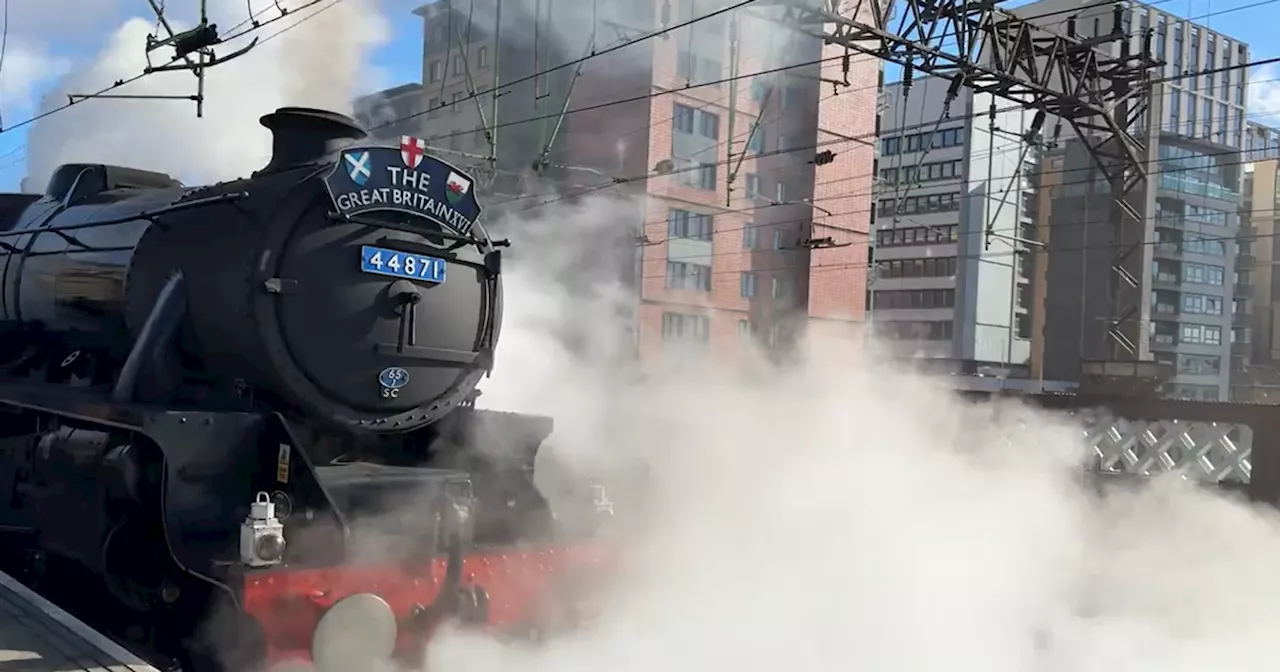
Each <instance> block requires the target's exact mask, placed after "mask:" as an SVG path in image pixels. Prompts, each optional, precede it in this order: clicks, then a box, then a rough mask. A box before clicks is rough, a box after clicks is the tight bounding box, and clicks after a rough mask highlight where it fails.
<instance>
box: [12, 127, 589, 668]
mask: <svg viewBox="0 0 1280 672" xmlns="http://www.w3.org/2000/svg"><path fill="white" fill-rule="evenodd" d="M261 123H262V124H263V126H265V127H266V128H268V129H269V130H270V131H271V133H272V136H273V140H272V156H271V159H270V162H269V163H268V164H267V165H266V166H265V167H263V168H262V169H260V170H258V171H257V172H255V173H253V174H252V175H251V176H250V177H248V178H244V179H237V180H232V181H229V182H224V183H220V184H215V185H211V186H201V187H195V188H191V187H186V186H184V185H182V184H181V183H180V182H178V181H177V180H175V179H174V178H172V177H170V176H168V175H164V174H160V173H155V172H148V171H143V170H136V169H131V168H124V167H118V166H109V165H94V164H71V165H63V166H61V167H59V168H58V169H57V170H56V171H55V173H54V174H53V175H52V177H51V179H50V181H49V183H48V187H47V189H46V191H45V193H44V194H43V195H39V196H37V195H20V194H8V195H0V533H2V534H3V535H4V537H5V538H3V539H0V554H3V555H5V556H7V557H6V560H9V561H13V560H14V557H16V554H18V553H19V552H21V553H23V555H22V556H21V558H20V560H21V564H22V566H23V567H26V568H28V569H29V570H30V572H31V575H32V576H34V577H35V580H38V579H39V577H40V576H41V575H42V573H47V572H48V571H50V570H49V568H50V567H52V566H54V565H57V566H59V567H61V566H66V565H71V566H73V567H75V568H77V569H79V570H87V574H88V575H90V576H92V577H93V578H94V580H96V581H100V582H101V584H102V586H103V588H104V590H105V591H107V592H108V593H109V595H110V596H111V597H112V599H113V600H114V602H115V603H117V604H118V605H119V606H121V607H122V608H125V609H128V610H130V612H131V613H138V614H143V615H145V616H146V619H147V621H149V622H151V623H158V624H160V625H159V626H158V630H157V634H156V638H158V639H160V640H163V641H164V642H168V643H170V644H173V643H174V642H177V643H178V644H174V645H175V646H178V648H179V649H180V650H181V651H182V654H181V660H182V661H183V662H184V663H185V664H186V667H189V668H194V669H212V670H221V669H227V670H235V671H236V672H240V671H241V670H249V669H260V670H262V669H265V670H273V669H286V668H288V669H294V668H295V667H296V668H298V669H313V670H319V671H321V672H325V671H330V670H333V671H337V670H342V671H343V672H346V671H348V670H353V669H373V667H374V665H375V664H376V663H377V661H379V660H388V659H392V658H395V657H398V656H402V655H410V656H412V655H413V654H414V653H415V652H418V651H420V650H421V649H422V643H423V642H424V641H425V638H427V637H428V636H429V635H430V633H431V632H432V631H433V629H434V628H436V627H437V626H438V625H439V624H440V623H441V622H442V621H443V620H444V619H454V620H457V621H460V622H463V623H470V624H475V625H477V626H484V627H490V628H500V629H504V630H510V631H518V632H528V631H537V630H538V629H539V628H540V627H543V625H545V623H546V622H547V621H546V618H545V617H546V615H547V614H548V613H550V612H552V611H554V612H555V613H556V614H559V615H560V616H563V615H564V614H565V613H567V612H566V611H565V610H564V609H562V608H559V607H557V608H555V609H552V608H551V607H550V606H549V605H552V604H553V603H554V604H563V603H561V602H558V601H557V600H555V599H552V596H554V595H559V594H560V593H561V591H560V590H559V587H562V583H564V582H567V579H568V577H570V576H575V575H578V574H580V573H581V572H580V571H579V570H587V573H589V571H590V568H591V567H594V566H596V565H597V564H598V563H599V562H600V561H601V555H600V554H599V553H598V552H597V551H596V550H595V549H594V548H593V547H592V546H591V545H590V544H589V543H588V542H586V541H582V542H578V543H569V542H566V541H564V540H563V539H561V538H560V537H559V536H558V535H557V533H556V525H555V519H554V516H553V514H552V511H551V507H550V505H549V504H548V502H547V500H546V498H545V497H544V496H543V495H542V494H541V493H540V492H539V491H538V489H537V487H536V486H535V485H534V483H533V478H532V473H533V471H532V469H533V462H534V458H535V456H536V454H537V451H538V449H539V446H540V445H541V444H542V442H543V441H544V439H546V438H547V437H548V436H549V435H550V433H551V430H552V422H551V420H550V419H549V418H543V417H534V416H527V415H518V414H513V413H501V412H491V411H483V410H480V409H477V408H475V405H474V402H475V399H476V396H477V394H478V391H477V388H478V385H479V382H480V381H481V379H482V377H483V376H485V375H486V373H487V372H489V371H491V369H492V367H493V355H494V349H495V347H496V346H497V343H498V337H499V330H500V327H501V318H502V285H501V282H500V277H501V272H502V254H501V248H502V247H504V246H506V242H505V241H500V240H494V239H492V238H491V237H490V236H489V235H488V234H487V233H486V231H485V229H484V227H483V225H482V223H481V222H480V220H479V215H480V210H481V208H480V205H479V203H478V201H477V200H476V194H475V191H474V189H473V188H472V183H473V181H472V177H471V176H470V175H468V174H467V173H466V172H464V171H462V170H460V169H458V168H457V167H455V166H452V165H450V164H448V163H446V162H444V161H441V160H439V159H438V158H436V157H434V156H432V155H430V154H429V153H428V152H427V147H426V145H425V143H424V142H423V141H422V140H420V139H417V138H412V137H406V138H402V139H401V143H400V145H399V147H395V146H382V145H379V144H362V143H361V141H362V140H365V139H366V138H367V134H366V133H365V131H364V130H362V129H361V128H360V127H359V126H358V125H357V124H356V123H355V122H354V121H352V120H351V119H350V118H348V117H346V116H343V115H340V114H336V113H333V112H329V111H324V110H317V109H310V108H281V109H279V110H277V111H275V112H274V113H271V114H268V115H266V116H264V117H263V118H262V119H261ZM566 585H567V584H566ZM566 590H567V588H566Z"/></svg>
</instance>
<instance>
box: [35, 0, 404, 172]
mask: <svg viewBox="0 0 1280 672" xmlns="http://www.w3.org/2000/svg"><path fill="white" fill-rule="evenodd" d="M19 4H23V3H19ZM63 4H66V3H63ZM169 4H170V6H171V9H170V12H171V13H170V14H169V18H170V21H171V22H172V23H173V24H174V29H175V30H183V29H186V28H189V27H191V26H192V25H194V23H195V20H196V17H194V16H192V14H191V12H192V11H193V9H194V7H195V6H196V3H189V6H188V5H187V4H184V5H183V6H175V3H169ZM279 4H280V6H281V7H284V8H286V9H290V8H299V7H301V6H302V5H304V4H306V0H288V1H285V0H281V2H280V3H279ZM137 5H138V7H136V8H134V9H135V11H142V10H145V9H146V4H145V3H137ZM249 7H252V9H253V11H254V12H255V13H257V14H256V15H257V17H258V19H259V20H260V21H266V20H268V19H270V18H272V17H274V16H277V15H278V14H279V11H278V10H277V9H276V7H275V2H274V1H273V0H252V2H250V3H248V6H246V2H245V0H211V1H210V3H209V12H210V19H211V21H212V22H214V23H217V24H218V25H219V27H220V28H221V29H222V31H223V34H224V35H230V34H231V33H232V31H231V29H232V28H233V27H234V26H236V24H240V23H241V22H243V21H244V20H245V19H246V18H247V17H248V15H249ZM321 10H322V11H321ZM312 15H314V18H311V19H308V20H305V21H302V22H301V23H299V21H300V20H302V19H304V18H306V17H309V16H312ZM294 24H297V27H296V28H292V29H289V30H287V31H286V32H283V33H280V31H281V30H283V29H285V28H287V27H289V26H291V25H294ZM155 28H156V25H155V18H154V16H146V15H143V14H138V15H137V16H135V17H134V18H130V19H128V20H126V21H124V22H123V24H121V25H120V26H119V27H118V28H117V29H116V30H115V31H114V32H113V33H112V34H111V36H110V37H109V38H108V39H107V41H106V44H105V46H104V48H103V50H102V53H100V54H98V55H97V56H96V57H95V58H93V59H92V60H91V61H90V62H88V63H87V64H86V65H85V66H84V67H80V68H77V69H74V70H72V71H71V72H70V73H69V74H68V75H67V76H66V77H64V78H62V80H61V81H60V82H59V83H58V85H57V86H56V87H55V88H54V91H52V92H51V93H49V94H48V95H47V96H46V97H45V100H44V102H43V105H42V109H49V108H51V107H56V106H59V105H62V104H64V103H65V102H66V100H67V98H66V94H68V93H72V94H84V93H92V92H95V91H98V90H100V89H102V88H103V87H106V86H108V85H110V84H111V83H112V82H115V81H117V80H122V79H128V78H130V77H133V76H134V75H137V74H138V73H139V72H141V71H142V70H143V68H145V67H146V66H147V61H146V54H145V51H144V47H145V45H146V36H147V35H148V34H149V33H153V32H154V31H155ZM241 29H243V28H241ZM276 33H280V34H279V37H276V38H274V39H269V40H268V39H267V38H269V37H270V36H272V35H273V34H276ZM252 35H253V36H254V37H259V38H262V39H264V42H263V43H262V44H260V45H259V46H257V47H256V48H255V49H254V50H253V51H251V52H250V53H248V54H246V55H245V56H243V57H241V58H240V59H237V60H233V61H229V62H227V63H225V64H221V65H218V66H216V67H213V68H209V69H208V70H207V80H206V103H205V116H204V118H203V119H200V118H197V117H196V115H195V104H194V103H192V102H186V101H155V100H107V99H101V100H92V101H88V102H86V103H83V104H79V105H75V106H73V107H71V108H68V109H66V110H64V111H62V112H59V113H57V114H54V115H52V116H50V117H48V118H46V119H45V120H42V121H39V122H37V123H36V124H34V125H33V126H32V128H31V131H30V135H29V138H28V149H27V156H28V169H27V174H28V177H29V185H31V188H34V189H39V188H42V187H43V185H44V183H45V182H46V181H47V179H48V177H49V175H50V174H51V173H52V172H53V169H54V168H56V167H57V166H58V165H59V164H62V163H67V162H73V161H100V162H107V163H118V164H124V165H132V166H136V167H139V168H146V169H150V170H158V171H162V172H167V173H169V174H171V175H174V176H176V177H178V178H179V179H182V180H184V181H187V182H189V183H203V182H209V181H216V180H224V179H228V178H233V177H239V176H243V175H247V174H248V173H250V172H251V171H253V170H256V169H258V168H261V167H262V166H263V165H264V164H265V162H266V159H267V157H268V156H269V154H270V148H271V141H270V135H269V133H268V132H267V131H266V129H264V128H262V127H261V126H260V125H259V124H258V119H259V117H261V116H262V115H263V114H266V113H268V112H271V111H272V110H274V109H276V108H277V107H281V106H285V105H302V106H311V107H323V108H328V109H334V110H338V111H348V110H349V109H350V106H351V101H352V100H353V98H354V97H355V96H356V95H358V94H361V93H367V92H368V91H369V90H371V89H374V88H377V84H379V83H380V82H378V81H377V73H376V72H375V71H373V70H372V69H371V68H369V67H368V66H367V65H366V64H367V63H368V61H369V58H368V55H369V53H370V51H371V50H372V49H374V48H376V47H377V46H379V45H381V44H382V43H384V42H385V41H386V40H387V39H388V26H387V24H386V20H385V19H384V18H383V17H382V15H381V13H380V11H379V6H378V3H377V1H376V0H343V1H342V2H338V3H330V2H324V3H320V4H318V5H315V6H312V7H309V8H306V9H301V10H300V11H298V12H297V13H296V14H294V15H293V16H290V17H287V18H285V19H283V20H280V21H276V22H275V23H272V24H271V25H269V26H266V27H264V28H262V29H261V30H258V31H255V32H254V33H253V34H252ZM248 39H249V38H247V37H246V38H244V39H241V40H238V41H235V42H232V43H230V44H227V45H223V46H221V47H219V48H218V49H217V52H218V53H219V54H221V55H225V54H227V53H230V52H231V51H233V50H235V49H236V48H238V47H241V46H244V45H245V44H247V43H248ZM172 53H173V52H172V49H158V50H156V51H155V52H154V53H153V55H152V60H153V62H155V63H156V64H160V63H163V62H164V61H165V60H166V59H168V58H169V57H171V55H172ZM195 91H196V81H195V77H194V76H192V74H191V73H189V72H172V73H157V74H154V75H151V76H148V77H146V78H143V79H141V80H139V81H137V82H135V83H132V84H129V85H127V86H124V87H121V88H120V89H117V90H115V91H113V92H112V93H117V94H129V95H179V96H190V95H192V94H194V93H195Z"/></svg>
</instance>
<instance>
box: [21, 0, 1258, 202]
mask: <svg viewBox="0 0 1280 672" xmlns="http://www.w3.org/2000/svg"><path fill="white" fill-rule="evenodd" d="M9 1H10V2H12V3H13V4H14V7H15V8H17V9H16V11H13V12H11V13H10V20H11V22H12V24H13V25H12V26H11V27H10V31H9V33H10V40H9V46H8V49H7V53H6V60H5V63H4V69H3V71H2V73H0V96H2V97H0V111H3V115H4V118H3V122H4V125H5V127H8V126H12V125H14V124H15V123H17V122H19V121H21V120H24V119H27V118H29V117H30V116H31V114H32V112H33V109H34V108H33V101H35V100H38V99H39V97H40V95H41V94H43V93H45V92H47V91H48V90H49V89H50V88H51V87H53V86H55V85H56V84H57V82H58V80H59V76H60V75H61V74H63V73H65V72H67V71H69V70H72V69H75V68H77V67H78V66H80V65H82V64H84V63H87V62H91V61H93V60H94V59H96V58H100V55H101V53H102V51H103V49H104V48H105V44H106V42H107V40H108V39H109V37H110V35H111V33H112V32H113V31H114V28H115V27H116V26H118V25H120V23H121V22H122V21H123V20H124V19H125V18H127V17H128V16H146V15H147V13H149V9H148V8H147V4H146V0H9ZM1082 1H1083V0H1082ZM1259 1H1260V0H1170V1H1168V2H1162V3H1160V7H1161V8H1162V9H1164V10H1165V11H1169V12H1172V13H1175V14H1178V15H1181V16H1184V17H1202V16H1205V15H1212V16H1205V18H1200V19H1198V22H1199V23H1202V24H1205V25H1208V26H1209V27H1210V28H1211V29H1213V30H1214V31H1217V32H1221V33H1224V34H1226V35H1229V36H1232V37H1234V38H1236V39H1239V40H1241V41H1244V42H1246V43H1248V44H1249V45H1250V48H1251V52H1252V58H1253V59H1254V60H1258V59H1262V58H1268V57H1273V56H1280V50H1278V49H1277V48H1276V47H1274V46H1272V45H1273V44H1274V42H1272V39H1274V38H1273V37H1272V36H1271V35H1270V34H1269V33H1271V32H1272V31H1274V30H1275V25H1276V24H1277V21H1276V19H1280V2H1275V4H1264V5H1261V6H1256V7H1252V8H1248V9H1243V10H1241V11H1229V10H1231V9H1233V8H1237V7H1244V6H1246V5H1254V4H1257V3H1258V2H1259ZM378 2H379V3H380V4H381V5H382V9H383V14H384V16H385V18H386V19H387V22H388V27H389V29H390V36H389V37H390V39H389V41H388V42H386V43H385V44H384V45H383V46H382V47H381V48H379V49H377V50H376V51H375V52H374V53H373V55H372V66H374V68H376V70H377V71H378V77H377V79H378V80H380V81H378V82H377V84H378V85H380V86H392V85H395V84H400V83H404V82H410V81H419V80H420V77H421V71H420V62H421V61H420V58H421V51H422V42H421V40H422V32H421V23H420V20H419V19H418V17H416V16H414V15H413V14H411V13H410V11H411V10H412V9H413V8H414V7H415V6H417V5H419V4H421V3H420V2H419V1H418V0H378ZM168 4H169V6H170V7H177V6H179V5H180V4H181V2H180V0H170V2H169V3H168ZM190 4H191V5H193V6H194V4H195V3H194V0H192V2H191V3H190ZM1020 4H1026V2H1023V1H1016V2H1011V3H1007V4H1006V6H1008V7H1016V6H1018V5H1020ZM277 25H283V24H277ZM104 26H111V27H112V29H111V30H104V28H103V27H104ZM139 48H140V47H139ZM24 50H25V51H24ZM1273 78H1277V79H1280V68H1269V69H1265V70H1263V71H1262V72H1259V73H1251V79H1253V80H1255V81H1260V80H1264V79H1273ZM371 83H372V82H371ZM1275 84H1276V83H1270V82H1261V83H1260V84H1258V85H1257V87H1255V88H1256V89H1257V90H1256V91H1254V92H1253V93H1254V95H1253V98H1254V99H1255V100H1257V101H1259V105H1258V107H1262V106H1264V104H1265V107H1267V108H1270V109H1267V110H1266V112H1271V113H1280V86H1276V85H1275ZM1263 87H1267V89H1266V90H1263ZM98 104H102V103H98ZM161 104H167V103H161ZM181 105H182V104H180V103H177V104H175V106H178V109H175V111H174V114H191V111H190V110H189V109H185V108H182V107H181ZM25 131H26V129H17V130H14V131H10V132H5V133H3V134H0V190H12V189H15V188H16V187H17V185H18V181H19V180H20V179H21V177H22V175H23V174H24V165H25V163H24V152H23V151H22V147H23V146H24V144H25V139H26V133H25Z"/></svg>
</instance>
